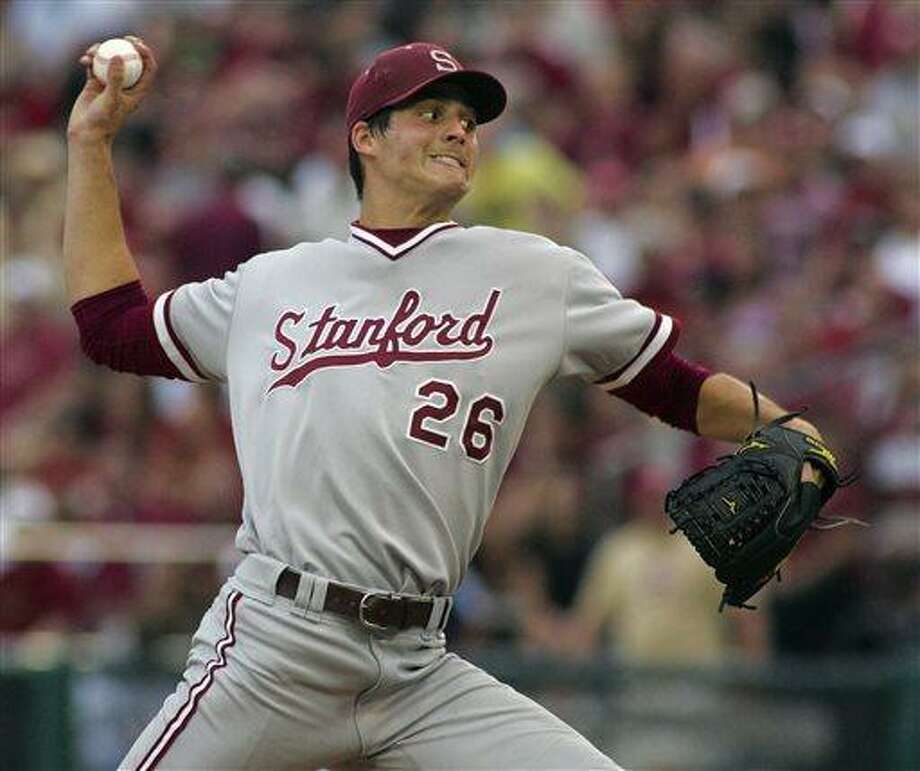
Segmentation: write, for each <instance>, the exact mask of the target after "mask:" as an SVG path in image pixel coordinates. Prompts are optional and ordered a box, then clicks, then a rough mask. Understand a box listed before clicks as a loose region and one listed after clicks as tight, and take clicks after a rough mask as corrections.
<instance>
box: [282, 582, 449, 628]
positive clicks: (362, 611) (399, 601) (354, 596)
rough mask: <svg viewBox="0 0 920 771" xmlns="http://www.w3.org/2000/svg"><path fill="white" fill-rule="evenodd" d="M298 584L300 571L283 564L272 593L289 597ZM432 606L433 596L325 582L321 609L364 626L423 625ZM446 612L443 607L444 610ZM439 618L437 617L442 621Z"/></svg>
mask: <svg viewBox="0 0 920 771" xmlns="http://www.w3.org/2000/svg"><path fill="white" fill-rule="evenodd" d="M299 586H300V573H298V572H297V571H296V570H291V569H290V568H285V569H284V570H282V571H281V575H280V576H278V582H277V583H276V584H275V593H276V594H278V595H280V596H281V597H286V598H287V599H289V600H293V599H294V598H296V597H297V589H298V587H299ZM433 609H434V602H433V599H416V598H411V597H404V596H402V595H398V594H390V593H387V592H362V591H360V590H358V589H350V588H349V587H347V586H342V585H341V584H337V583H334V582H332V581H330V582H329V584H328V586H327V587H326V600H325V602H324V603H323V610H324V611H329V612H330V613H336V614H337V615H339V616H344V617H345V618H349V619H353V620H355V621H358V622H359V623H360V624H361V625H362V626H364V627H367V628H368V629H374V630H385V629H409V628H410V627H422V628H424V627H426V626H428V622H429V621H430V620H431V612H432V610H433ZM444 615H446V611H445V613H444ZM442 621H443V619H441V620H439V624H440V622H442Z"/></svg>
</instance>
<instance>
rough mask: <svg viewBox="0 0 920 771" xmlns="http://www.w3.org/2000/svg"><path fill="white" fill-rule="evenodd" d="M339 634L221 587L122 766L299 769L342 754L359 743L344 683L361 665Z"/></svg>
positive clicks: (146, 769) (138, 770)
mask: <svg viewBox="0 0 920 771" xmlns="http://www.w3.org/2000/svg"><path fill="white" fill-rule="evenodd" d="M340 637H341V633H340V630H338V629H337V628H334V627H330V626H327V625H324V624H322V623H321V622H316V621H310V620H308V619H306V618H303V617H298V616H294V615H291V614H290V613H288V612H286V611H285V610H284V608H279V607H277V606H273V607H268V606H266V605H264V604H263V603H260V602H259V601H258V600H255V599H252V598H250V597H248V596H244V595H243V594H242V593H241V592H239V591H237V590H236V589H235V588H233V587H232V586H230V585H227V586H225V587H224V589H223V590H222V591H221V593H220V595H218V597H217V599H216V600H215V601H214V604H213V605H212V606H211V608H210V609H209V610H208V612H207V613H206V614H205V616H204V618H203V620H202V622H201V625H200V627H199V629H198V631H197V632H196V633H195V637H194V640H193V644H192V650H191V653H190V655H189V661H188V664H187V667H186V670H185V672H184V674H183V677H182V680H181V681H180V682H179V684H178V686H177V688H176V691H175V692H174V693H173V694H172V695H170V696H169V697H168V698H167V699H166V701H165V702H164V703H163V706H162V708H161V709H160V711H159V713H158V714H157V715H156V716H155V717H154V718H153V720H152V721H151V722H150V723H149V725H148V726H147V727H146V729H145V730H144V731H143V732H142V733H141V735H140V737H139V738H138V739H137V741H136V742H135V744H134V746H133V747H132V748H131V750H130V751H129V752H128V755H127V756H126V757H125V759H124V760H123V761H122V763H121V765H120V766H119V768H120V769H131V771H150V770H151V769H154V768H155V769H159V770H164V769H215V768H220V769H247V768H260V769H286V768H292V769H293V768H297V769H303V768H304V767H309V765H308V764H319V765H322V764H324V763H331V762H336V761H339V760H341V759H343V758H347V757H349V756H350V755H352V754H354V753H355V752H356V748H357V747H358V746H359V743H358V741H357V738H356V735H355V731H354V727H353V722H352V720H351V708H352V702H353V694H352V693H350V689H351V688H356V689H360V688H361V687H362V681H361V678H357V679H356V680H355V682H353V683H352V682H349V679H348V678H349V675H350V674H352V675H353V674H354V672H355V670H357V669H359V667H358V666H354V667H351V664H352V663H354V664H357V663H358V662H349V661H347V660H346V658H347V656H346V652H347V651H348V648H349V646H348V644H347V640H342V639H340ZM330 664H331V665H332V666H330ZM330 684H334V686H335V687H334V688H330Z"/></svg>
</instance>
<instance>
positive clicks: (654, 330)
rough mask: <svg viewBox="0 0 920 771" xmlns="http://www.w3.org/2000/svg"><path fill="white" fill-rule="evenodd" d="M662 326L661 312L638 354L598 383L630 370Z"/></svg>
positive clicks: (657, 314) (606, 381)
mask: <svg viewBox="0 0 920 771" xmlns="http://www.w3.org/2000/svg"><path fill="white" fill-rule="evenodd" d="M660 326H661V314H660V313H656V314H655V323H654V324H652V328H651V329H650V330H649V333H648V334H647V335H646V336H645V340H643V341H642V345H641V346H640V348H639V350H638V351H636V355H635V356H633V357H632V358H631V359H630V360H629V361H628V362H626V364H624V365H623V366H622V367H620V368H619V369H618V370H615V371H613V372H611V373H610V374H609V375H605V376H604V377H602V378H601V379H600V380H598V381H597V385H604V384H606V383H610V382H612V381H614V380H616V379H617V378H618V377H620V375H622V374H623V373H624V372H625V371H626V370H628V369H629V368H630V367H631V366H632V365H633V362H634V361H635V360H636V359H638V358H639V357H640V356H641V355H642V352H643V351H644V350H645V349H646V348H648V345H649V343H651V342H652V340H654V339H655V335H657V334H658V328H659V327H660Z"/></svg>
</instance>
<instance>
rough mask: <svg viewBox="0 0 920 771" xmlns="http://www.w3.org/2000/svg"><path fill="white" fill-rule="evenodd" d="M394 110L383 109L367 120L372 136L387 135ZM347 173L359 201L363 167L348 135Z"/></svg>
mask: <svg viewBox="0 0 920 771" xmlns="http://www.w3.org/2000/svg"><path fill="white" fill-rule="evenodd" d="M396 108H397V106H396V105H394V106H393V107H384V108H383V109H382V110H379V111H378V112H375V113H374V114H373V115H371V117H370V118H368V119H367V126H368V128H369V129H370V130H371V133H372V134H377V135H378V136H382V135H383V134H386V133H387V129H389V128H390V115H392V114H393V110H395V109H396ZM348 172H349V174H351V181H352V182H354V183H355V190H356V191H357V193H358V200H359V201H360V200H361V198H362V197H363V196H364V167H363V166H362V165H361V156H359V155H358V151H357V150H355V148H354V146H353V145H352V143H351V136H350V135H349V137H348Z"/></svg>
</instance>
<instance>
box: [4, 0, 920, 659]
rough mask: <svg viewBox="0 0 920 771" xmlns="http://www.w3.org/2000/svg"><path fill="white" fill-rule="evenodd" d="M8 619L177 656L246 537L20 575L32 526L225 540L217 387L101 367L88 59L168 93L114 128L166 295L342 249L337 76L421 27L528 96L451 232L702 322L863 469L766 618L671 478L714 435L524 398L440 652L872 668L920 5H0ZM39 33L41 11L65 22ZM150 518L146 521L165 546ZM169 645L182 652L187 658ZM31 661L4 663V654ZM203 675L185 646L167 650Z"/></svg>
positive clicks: (915, 278) (229, 492)
mask: <svg viewBox="0 0 920 771" xmlns="http://www.w3.org/2000/svg"><path fill="white" fill-rule="evenodd" d="M0 8H2V12H3V16H4V19H3V24H4V40H3V73H2V77H3V79H2V106H0V115H2V132H3V190H2V211H0V216H2V231H3V251H4V254H3V258H4V259H3V274H2V275H3V301H2V319H0V322H2V326H0V334H2V343H0V345H2V348H0V362H2V372H0V374H2V384H0V385H2V388H0V415H2V426H3V433H2V468H0V474H2V476H0V506H2V516H3V527H4V555H3V562H2V565H0V593H2V598H3V600H2V604H0V635H2V636H3V639H4V640H5V641H6V643H8V644H9V645H8V646H7V648H6V650H7V651H10V650H16V649H17V646H23V645H25V646H27V645H28V641H29V640H30V639H36V634H37V633H41V639H43V640H47V635H48V633H52V632H53V633H56V634H59V635H62V636H63V637H64V638H65V639H66V638H67V636H69V635H72V634H74V633H80V634H91V633H99V634H100V635H101V636H103V637H105V638H106V639H113V638H115V637H117V638H118V639H120V640H122V641H123V642H124V645H121V646H116V649H117V650H118V651H119V652H120V653H119V655H124V656H128V655H131V656H134V655H146V656H156V655H159V654H158V653H157V652H158V651H160V652H161V651H162V646H159V647H158V641H161V640H163V639H166V638H170V637H175V636H177V635H178V636H179V637H180V638H182V639H183V640H186V641H187V637H188V635H189V634H190V633H191V631H192V630H193V629H194V627H195V626H196V625H197V622H198V619H199V618H200V615H201V614H202V613H203V611H204V609H205V608H206V607H207V605H208V603H209V602H210V599H211V596H212V595H213V593H214V592H215V591H216V589H217V587H218V586H219V584H220V582H221V581H222V579H223V577H224V576H225V575H226V573H227V571H228V570H229V569H230V568H231V566H232V564H233V562H234V560H235V558H236V556H235V555H234V553H233V551H232V540H227V541H226V543H215V548H214V552H215V557H216V558H215V560H213V561H211V562H202V563H201V564H190V563H186V564H183V563H176V564H171V563H169V562H162V563H159V564H149V563H148V564H145V563H140V562H136V561H134V560H128V561H120V560H118V559H116V558H112V557H111V556H109V557H105V558H102V557H100V556H99V555H98V554H95V553H94V552H93V549H92V547H91V545H90V546H89V547H87V546H85V545H84V549H83V552H78V553H69V554H68V555H67V557H66V559H63V558H62V559H61V560H59V561H56V562H55V561H52V562H41V561H33V560H23V559H18V558H16V556H15V555H16V552H15V538H14V535H15V532H16V528H17V527H19V526H20V525H22V524H23V523H27V524H33V523H97V524H98V523H136V524H144V525H156V526H158V527H159V528H163V530H162V532H164V533H165V532H167V529H168V528H170V527H174V526H176V525H194V524H198V523H204V524H210V525H219V524H223V525H226V526H227V532H228V533H230V534H231V536H232V528H233V525H234V524H235V523H236V522H238V519H239V506H240V498H241V491H240V485H239V479H238V474H237V469H236V459H235V454H234V448H233V442H232V436H231V433H230V427H229V424H228V413H227V409H226V401H225V397H224V394H223V392H222V391H221V390H220V389H217V388H209V387H201V386H192V385H188V384H183V383H178V382H173V381H167V380H161V379H155V380H142V379H140V378H137V377H134V376H130V375H117V374H113V373H110V372H108V371H106V370H104V369H101V368H98V367H96V366H94V365H92V364H91V363H89V362H88V361H87V360H85V359H84V358H82V357H81V355H80V353H79V349H78V342H77V337H76V332H75V326H74V323H73V320H72V318H71V315H70V312H69V309H68V307H67V302H66V299H65V295H64V293H63V288H62V279H61V272H62V271H61V268H60V249H61V234H62V221H63V206H64V186H65V170H66V143H65V132H64V127H65V125H66V119H67V115H68V112H69V108H70V106H71V104H72V103H73V100H74V99H75V97H76V95H77V93H78V92H79V89H80V88H81V86H82V82H83V79H84V73H83V71H82V70H81V68H80V67H79V66H78V65H77V64H76V60H77V58H78V57H79V55H80V54H81V53H82V51H83V50H84V49H85V48H86V47H87V46H88V45H89V44H91V43H93V42H95V41H98V40H102V39H104V38H106V37H110V36H113V35H118V34H124V33H126V32H135V33H137V34H139V35H141V36H142V37H144V38H145V40H146V41H147V42H148V43H149V44H150V45H151V46H152V47H153V48H154V50H155V52H156V55H157V57H158V60H159V64H160V71H159V75H158V79H157V83H156V86H155V88H154V91H153V93H152V94H151V95H150V96H149V98H148V99H147V100H146V102H145V103H144V105H143V106H142V108H141V109H140V110H139V111H138V112H137V113H136V114H135V115H134V116H132V117H131V118H130V120H129V122H128V123H127V125H126V127H125V129H124V130H123V131H122V133H121V135H120V136H119V138H118V140H117V143H116V149H115V154H116V165H117V173H118V181H119V185H120V189H121V195H122V206H123V213H124V219H125V224H126V228H127V233H128V239H129V243H130V247H131V249H132V251H133V253H134V254H135V255H136V257H137V260H138V262H139V265H140V268H141V272H142V275H143V278H144V283H145V287H146V290H147V292H148V294H149V295H150V296H151V297H152V296H155V295H156V294H158V293H159V292H161V291H163V290H165V289H167V288H169V287H172V286H175V285H177V284H179V283H181V282H185V281H190V280H196V279H201V278H204V277H207V276H214V275H221V274H222V273H223V272H224V271H225V270H227V269H231V268H233V267H234V266H235V265H236V264H237V263H239V262H240V261H242V260H245V259H247V258H249V257H250V256H252V255H253V254H255V253H257V252H260V251H263V250H267V249H272V248H277V247H283V246H286V245H289V244H291V243H293V242H295V241H299V240H308V239H322V238H325V237H327V236H334V237H342V236H344V235H345V234H346V232H347V226H348V223H349V222H350V221H352V220H353V219H354V218H355V216H356V213H357V204H356V199H355V195H354V192H353V189H352V186H351V181H350V179H349V177H348V175H347V168H346V167H347V155H346V137H345V130H344V126H343V121H344V117H343V113H344V104H345V98H346V95H347V89H348V86H349V84H350V82H351V80H352V79H353V78H354V77H355V76H356V74H357V73H358V72H359V70H360V68H361V67H362V66H364V65H365V64H366V62H367V61H368V60H369V59H370V58H372V56H373V55H374V54H375V53H376V52H378V51H379V50H381V49H383V48H385V47H387V46H390V45H394V44H397V43H400V42H403V41H407V40H413V39H420V40H430V41H435V42H438V43H441V44H442V45H444V46H445V47H446V48H448V49H449V50H451V51H452V52H453V53H455V54H456V55H457V56H458V58H460V59H461V61H463V62H464V63H465V64H466V65H467V66H473V65H478V66H481V67H483V68H487V69H488V70H489V71H492V72H494V73H495V74H497V75H498V76H499V77H500V78H501V79H502V80H503V82H504V83H505V84H506V85H507V86H508V88H509V91H510V95H511V102H510V108H509V110H508V112H507V113H506V115H505V116H504V117H503V118H502V119H501V120H499V121H497V122H496V123H495V124H490V125H488V126H486V127H484V128H483V129H482V143H483V148H484V151H483V158H482V163H481V169H480V173H479V177H478V183H477V185H476V188H475V190H474V192H473V193H472V194H471V195H470V196H469V197H468V199H467V200H466V201H465V202H464V204H463V206H462V208H461V210H460V211H459V217H458V218H459V219H460V220H461V221H462V222H469V223H485V224H494V225H498V226H503V227H510V228H516V229H522V230H528V231H534V232H538V233H542V234H544V235H547V236H549V237H551V238H553V239H555V240H557V241H558V242H560V243H563V244H567V245H571V246H574V247H575V248H577V249H579V250H581V251H583V252H584V253H586V254H587V255H588V256H589V257H590V258H591V259H592V260H593V261H594V262H595V263H596V264H597V266H598V267H599V268H600V269H601V270H602V271H603V272H604V273H605V274H606V275H608V276H609V277H610V279H611V280H612V281H613V283H614V284H616V286H617V287H619V288H620V289H621V290H622V292H623V293H624V294H627V295H631V296H635V297H637V298H639V299H640V300H642V301H643V302H645V303H648V304H651V305H653V306H655V307H657V308H660V309H661V310H663V311H665V312H667V313H669V314H672V315H674V316H676V317H678V318H680V319H681V320H682V322H683V329H684V332H683V336H682V340H681V342H680V344H679V347H678V351H679V352H680V353H681V354H682V355H683V356H685V357H687V358H690V359H692V360H696V361H699V362H701V363H703V364H705V365H707V366H708V367H710V368H711V369H714V370H724V371H727V372H730V373H732V374H735V375H737V376H738V377H740V378H743V379H752V380H753V381H755V382H756V383H757V385H758V387H759V388H760V389H761V390H762V391H764V392H766V393H768V394H770V395H771V396H774V397H775V398H776V399H777V400H779V401H780V402H781V403H783V404H785V405H787V406H790V407H793V408H798V407H804V406H807V407H808V410H809V411H808V417H809V419H811V420H812V421H813V422H815V423H816V424H817V425H818V426H819V427H820V428H821V429H822V431H823V432H824V434H825V436H826V438H827V439H828V440H829V442H830V443H831V444H832V445H833V446H834V447H835V448H836V449H837V450H838V452H839V456H840V458H841V459H842V463H843V466H844V468H845V469H847V470H851V469H853V470H857V471H858V472H859V474H860V478H859V482H858V483H857V484H856V485H854V486H852V487H849V488H846V489H845V490H843V491H842V492H841V493H840V494H839V495H838V496H837V497H836V498H835V499H834V501H833V502H832V505H831V507H830V509H831V511H830V513H836V514H844V515H846V516H851V517H859V518H861V519H864V520H866V521H867V522H869V523H870V524H871V527H870V528H868V529H864V528H858V527H851V528H841V529H839V530H835V531H831V532H828V533H822V534H810V535H808V536H806V538H805V539H804V542H803V544H802V547H801V548H800V550H799V551H798V552H797V553H796V554H795V556H794V558H793V559H792V560H790V563H789V564H788V566H787V569H786V570H785V572H784V576H783V579H784V580H783V582H782V583H781V584H774V585H773V586H772V587H771V588H770V589H769V590H768V591H766V592H765V593H764V595H763V596H762V597H761V598H760V599H761V602H760V603H759V604H760V606H761V607H760V611H759V612H758V613H738V612H732V613H724V614H721V615H720V614H718V613H716V612H715V610H716V607H717V605H718V596H719V590H718V587H717V586H716V585H715V583H714V581H713V579H712V578H711V576H710V574H709V572H708V571H707V570H706V568H705V567H704V566H703V565H702V563H700V562H699V561H698V559H697V557H696V555H695V554H694V553H693V552H692V551H690V550H689V547H687V546H685V545H684V544H683V542H682V540H681V539H679V538H677V537H672V536H669V535H668V525H669V523H668V522H667V520H666V517H665V515H664V514H663V505H662V502H663V497H664V494H665V493H666V491H667V490H668V489H670V488H671V487H673V486H675V485H676V484H677V483H678V482H679V481H680V479H681V478H683V477H684V476H685V475H687V474H689V473H690V472H692V471H693V470H695V469H697V468H699V467H700V466H702V465H704V464H706V463H708V462H711V461H712V460H713V459H714V458H715V457H716V456H717V455H719V454H722V453H724V452H725V451H726V450H727V449H728V447H727V446H726V445H720V444H718V443H715V442H708V441H704V440H700V439H697V438H695V437H693V436H691V435H689V434H682V433H679V432H677V431H674V430H673V429H669V428H667V427H664V426H662V425H661V424H658V423H656V422H655V421H652V420H650V419H648V418H647V417H646V416H644V415H641V414H640V413H638V412H637V411H635V410H634V409H633V408H631V407H629V406H628V405H626V404H623V403H621V402H618V401H617V400H614V399H611V398H609V397H607V396H606V395H604V394H603V393H601V392H600V391H599V389H598V390H597V391H594V390H592V389H588V388H584V387H581V386H580V385H576V384H572V383H558V384H556V385H554V386H553V387H551V388H549V389H548V390H547V391H546V392H545V393H544V394H543V396H542V397H541V398H540V400H539V401H538V403H537V405H536V407H535V409H534V412H533V415H532V417H531V420H530V422H529V424H528V428H527V431H526V434H525V436H524V439H523V441H522V443H521V446H520V449H519V451H518V453H517V455H516V457H515V459H514V461H513V464H512V467H511V469H510V471H509V474H508V476H507V479H506V481H505V484H504V487H503V489H502V492H501V494H500V496H499V499H498V501H497V503H496V507H495V512H494V515H493V518H492V521H491V524H490V527H489V529H488V532H487V534H486V537H485V541H484V543H483V546H482V548H481V550H480V552H479V554H478V555H477V557H476V560H475V562H474V565H473V566H472V569H471V571H470V573H469V575H468V577H467V579H466V581H465V582H464V585H463V587H462V589H461V591H460V593H459V595H458V598H457V606H456V612H455V614H454V617H453V620H452V625H451V626H452V628H451V633H452V634H451V645H452V646H454V647H466V648H471V647H474V646H479V645H492V644H494V643H497V642H510V643H512V644H514V645H516V646H519V648H520V649H522V650H523V649H526V650H536V651H551V652H553V653H555V654H557V655H562V656H584V655H591V654H597V653H602V654H604V655H611V656H614V657H620V658H622V659H623V660H624V661H630V662H642V663H653V664H654V663H678V664H682V663H700V664H704V663H707V662H711V663H718V662H720V661H726V660H744V661H754V662H759V661H765V660H769V659H771V658H777V657H783V656H793V655H794V656H809V655H822V656H823V655H831V654H862V653H867V654H868V653H880V652H890V651H898V650H904V649H907V648H908V647H909V646H911V645H916V643H917V642H918V639H917V638H918V635H920V570H918V568H920V531H918V519H917V516H918V509H917V505H918V501H920V467H918V464H920V460H918V458H920V419H918V418H920V416H918V396H920V357H918V292H920V188H918V168H920V167H918V162H920V151H918V109H920V104H918V94H920V89H918V52H920V11H918V5H917V4H914V3H896V2H874V1H871V0H868V1H866V2H830V1H829V0H823V1H822V0H814V1H808V0H803V1H801V2H772V1H770V0H760V1H758V2H718V1H716V0H706V1H705V2H684V3H667V2H656V1H655V0H647V1H645V2H624V1H622V0H596V1H594V0H584V1H582V0H567V1H566V0H564V1H562V2H516V1H514V0H507V1H505V2H494V3H486V2H461V1H455V2H445V1H439V0H432V1H429V2H424V1H422V0H389V1H386V2H331V1H329V2H304V3H289V4H284V3H242V2H209V3H207V4H205V3H191V2H189V3H148V2H140V0H133V1H132V0H121V2H117V3H106V2H76V1H74V2H53V1H50V0H49V1H47V2H32V1H28V0H19V1H16V0H14V1H12V2H11V1H7V2H4V3H2V6H0ZM49 19H51V20H53V23H49ZM143 532H144V533H150V532H151V530H149V529H148V530H144V531H143ZM176 650H180V651H181V652H182V655H184V652H185V644H184V643H183V644H182V645H179V646H178V648H177V649H176ZM8 661H9V659H8ZM180 663H181V659H180Z"/></svg>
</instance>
